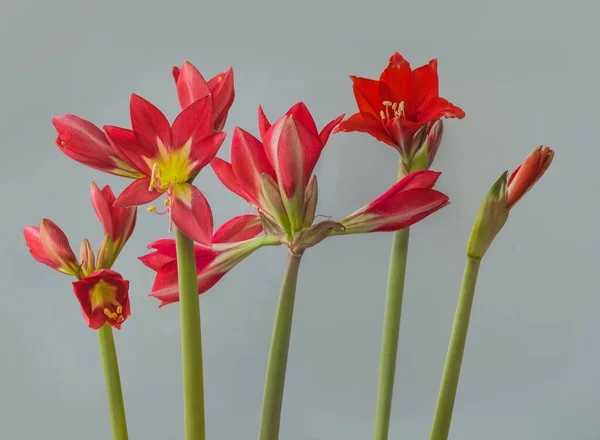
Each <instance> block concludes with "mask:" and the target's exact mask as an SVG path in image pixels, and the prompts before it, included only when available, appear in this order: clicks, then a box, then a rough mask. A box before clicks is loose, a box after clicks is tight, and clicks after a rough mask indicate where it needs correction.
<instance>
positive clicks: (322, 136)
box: [319, 114, 346, 147]
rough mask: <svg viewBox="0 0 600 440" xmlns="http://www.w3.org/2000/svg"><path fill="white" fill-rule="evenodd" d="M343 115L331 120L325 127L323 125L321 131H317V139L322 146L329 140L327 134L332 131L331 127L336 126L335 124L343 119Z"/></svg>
mask: <svg viewBox="0 0 600 440" xmlns="http://www.w3.org/2000/svg"><path fill="white" fill-rule="evenodd" d="M344 116H346V115H345V114H344V115H340V116H338V117H337V118H335V119H334V120H333V121H331V122H330V123H329V124H327V125H326V126H325V127H323V130H321V133H319V139H320V140H321V143H322V144H323V147H325V144H326V143H327V141H328V140H329V135H331V132H332V131H333V129H334V128H335V127H336V125H338V124H339V123H340V122H341V121H342V119H344Z"/></svg>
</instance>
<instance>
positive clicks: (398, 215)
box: [336, 171, 450, 234]
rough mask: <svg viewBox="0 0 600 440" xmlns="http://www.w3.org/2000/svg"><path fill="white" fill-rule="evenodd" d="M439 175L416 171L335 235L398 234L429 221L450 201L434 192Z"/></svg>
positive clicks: (347, 221) (350, 218)
mask: <svg viewBox="0 0 600 440" xmlns="http://www.w3.org/2000/svg"><path fill="white" fill-rule="evenodd" d="M439 176H440V173H436V172H433V171H416V172H414V173H411V174H409V175H408V176H406V177H404V178H403V179H402V180H400V181H399V182H398V183H396V184H395V185H394V186H392V187H391V188H390V189H389V190H388V191H387V192H385V193H384V194H383V195H381V196H380V197H378V198H377V199H375V200H374V201H372V202H371V203H369V204H368V205H365V206H364V207H362V208H361V209H359V210H358V211H356V212H354V213H353V214H350V215H349V216H348V217H346V218H344V219H342V220H340V221H339V222H340V223H341V225H342V226H343V230H338V231H336V233H344V234H356V233H363V232H377V231H397V230H399V229H403V228H406V227H408V226H410V225H412V224H413V223H416V222H418V221H419V220H421V219H423V218H425V217H427V216H428V215H430V214H432V213H434V212H435V211H437V210H438V209H441V208H443V207H444V206H446V205H447V204H448V203H450V201H449V200H448V196H447V195H445V194H443V193H441V192H439V191H436V190H434V189H433V186H434V185H435V182H436V181H437V179H438V177H439Z"/></svg>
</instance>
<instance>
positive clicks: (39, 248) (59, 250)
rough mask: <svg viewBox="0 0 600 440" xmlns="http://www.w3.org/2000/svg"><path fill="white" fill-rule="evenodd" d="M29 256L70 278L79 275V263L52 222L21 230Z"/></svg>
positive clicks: (65, 239) (44, 221) (61, 233)
mask: <svg viewBox="0 0 600 440" xmlns="http://www.w3.org/2000/svg"><path fill="white" fill-rule="evenodd" d="M23 234H24V235H25V243H26V244H27V246H28V247H29V251H30V253H31V256H32V257H33V258H34V259H35V260H37V261H39V262H40V263H42V264H45V265H46V266H48V267H50V268H52V269H54V270H57V271H59V272H62V273H65V274H67V275H71V276H77V275H78V274H79V262H78V261H77V257H76V256H75V254H74V253H73V250H72V249H71V245H70V244H69V239H68V238H67V236H66V235H65V233H64V232H63V231H62V230H61V229H60V228H59V227H58V226H57V225H56V224H55V223H54V222H52V221H50V220H48V219H46V218H45V219H43V220H42V223H41V225H40V226H39V227H37V226H28V227H26V228H24V229H23Z"/></svg>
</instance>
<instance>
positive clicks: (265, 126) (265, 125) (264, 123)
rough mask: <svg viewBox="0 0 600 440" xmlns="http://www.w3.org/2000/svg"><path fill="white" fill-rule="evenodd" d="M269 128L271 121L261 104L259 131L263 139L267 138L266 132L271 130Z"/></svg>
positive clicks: (259, 108) (259, 109)
mask: <svg viewBox="0 0 600 440" xmlns="http://www.w3.org/2000/svg"><path fill="white" fill-rule="evenodd" d="M269 128H271V123H270V122H269V120H268V119H267V117H266V116H265V112H264V111H263V108H262V107H261V106H260V105H259V106H258V131H259V133H260V137H261V139H263V140H264V139H265V133H266V132H267V131H269Z"/></svg>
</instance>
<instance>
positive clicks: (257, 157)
mask: <svg viewBox="0 0 600 440" xmlns="http://www.w3.org/2000/svg"><path fill="white" fill-rule="evenodd" d="M231 165H232V167H233V172H234V174H235V177H236V179H237V181H238V182H239V184H240V185H241V186H242V187H243V188H244V191H245V193H246V194H248V196H250V197H251V198H252V201H253V202H254V204H255V205H257V206H260V203H259V194H260V192H261V188H262V181H261V176H262V175H263V174H265V173H266V174H268V175H269V176H271V177H272V178H274V179H275V178H276V175H275V170H274V169H273V167H272V166H271V164H270V163H269V160H268V159H267V156H266V154H265V149H264V147H263V144H262V143H261V142H260V141H259V140H258V139H256V138H255V137H254V136H252V135H251V134H250V133H248V132H247V131H245V130H242V129H241V128H239V127H236V128H235V129H234V131H233V139H232V141H231Z"/></svg>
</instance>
